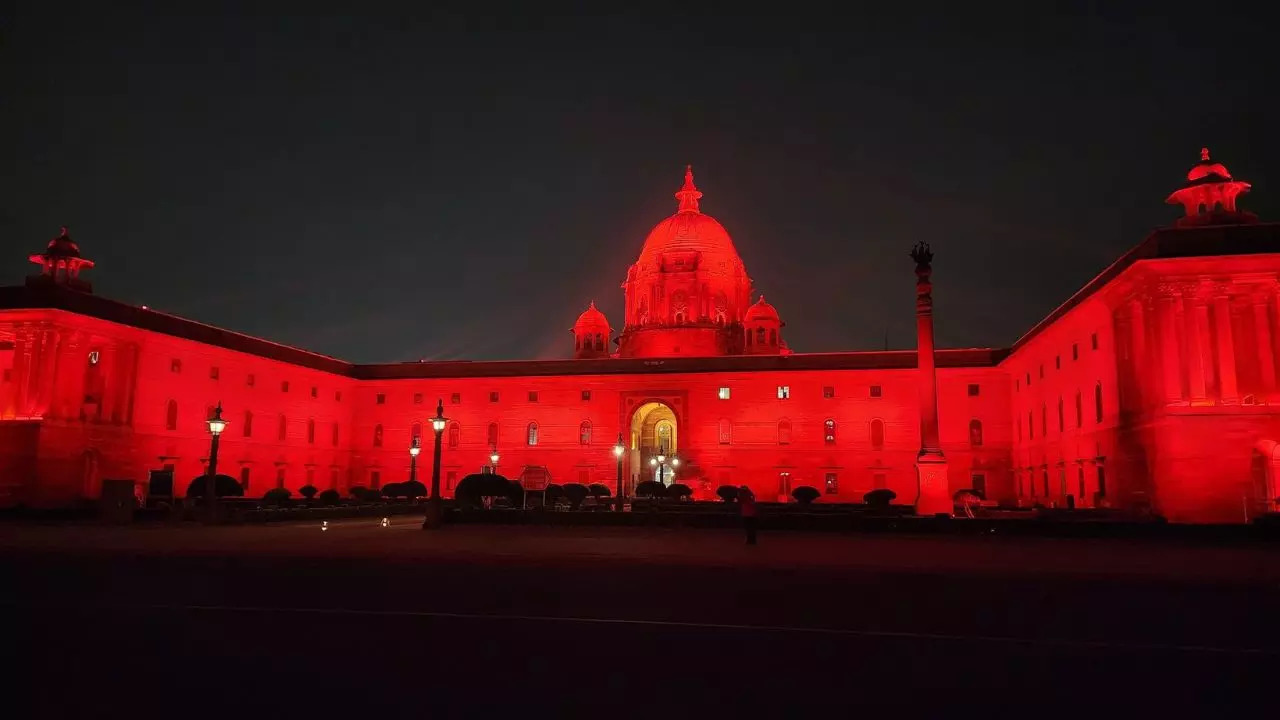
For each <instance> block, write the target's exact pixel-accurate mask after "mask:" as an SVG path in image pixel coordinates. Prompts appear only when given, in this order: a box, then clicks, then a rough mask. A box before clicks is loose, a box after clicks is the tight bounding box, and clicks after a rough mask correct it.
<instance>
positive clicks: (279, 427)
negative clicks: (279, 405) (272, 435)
mask: <svg viewBox="0 0 1280 720" xmlns="http://www.w3.org/2000/svg"><path fill="white" fill-rule="evenodd" d="M288 436H289V421H288V419H286V418H285V416H283V415H281V416H280V422H279V423H277V424H276V439H277V440H279V441H280V442H284V440H285V438H286V437H288Z"/></svg>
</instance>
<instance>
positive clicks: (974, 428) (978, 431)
mask: <svg viewBox="0 0 1280 720" xmlns="http://www.w3.org/2000/svg"><path fill="white" fill-rule="evenodd" d="M969 445H970V446H971V447H982V421H981V420H978V419H974V420H970V421H969Z"/></svg>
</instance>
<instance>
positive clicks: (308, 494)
mask: <svg viewBox="0 0 1280 720" xmlns="http://www.w3.org/2000/svg"><path fill="white" fill-rule="evenodd" d="M318 492H320V491H319V490H317V489H316V486H315V485H303V486H302V487H300V488H298V494H299V495H301V496H302V497H304V498H306V499H307V500H310V499H311V498H313V497H315V496H316V493H318Z"/></svg>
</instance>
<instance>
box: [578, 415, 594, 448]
mask: <svg viewBox="0 0 1280 720" xmlns="http://www.w3.org/2000/svg"><path fill="white" fill-rule="evenodd" d="M578 444H579V445H590V444H591V423H590V422H589V421H587V420H583V421H582V424H581V425H579V426H578Z"/></svg>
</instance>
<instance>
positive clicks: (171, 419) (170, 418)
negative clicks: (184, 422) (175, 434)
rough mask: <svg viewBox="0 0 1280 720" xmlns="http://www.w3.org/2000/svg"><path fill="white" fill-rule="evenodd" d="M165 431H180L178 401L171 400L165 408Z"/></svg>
mask: <svg viewBox="0 0 1280 720" xmlns="http://www.w3.org/2000/svg"><path fill="white" fill-rule="evenodd" d="M164 429H165V430H177V429H178V401H177V400H170V401H169V404H168V405H166V406H165V408H164Z"/></svg>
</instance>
